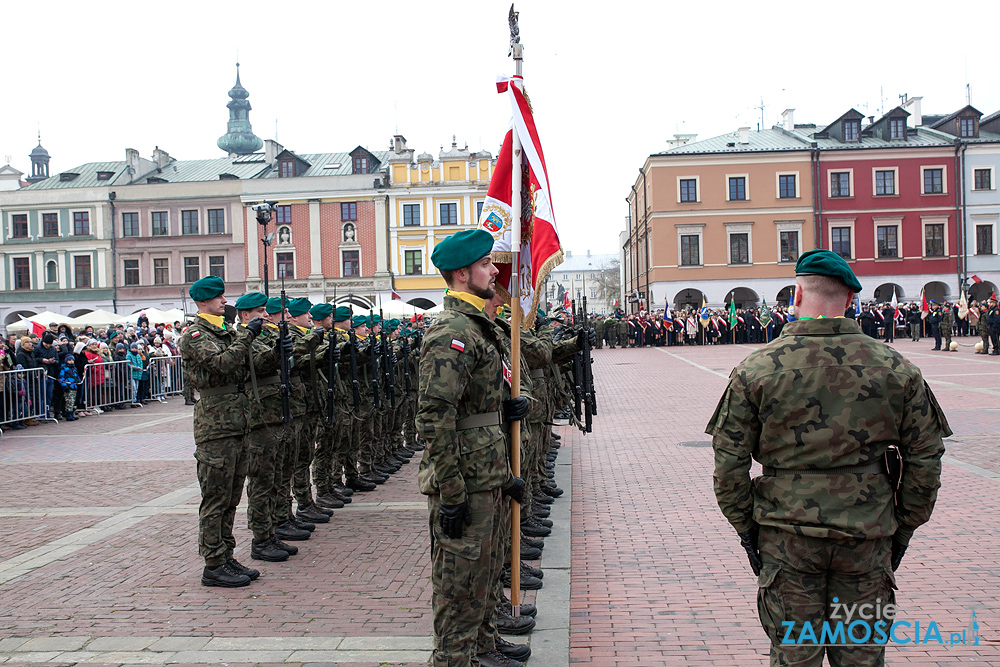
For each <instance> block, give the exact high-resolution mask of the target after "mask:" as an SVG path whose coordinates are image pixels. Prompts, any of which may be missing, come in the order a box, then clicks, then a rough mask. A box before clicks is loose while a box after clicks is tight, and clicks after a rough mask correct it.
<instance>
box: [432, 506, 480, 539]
mask: <svg viewBox="0 0 1000 667" xmlns="http://www.w3.org/2000/svg"><path fill="white" fill-rule="evenodd" d="M438 521H439V522H440V523H441V530H443V531H444V534H445V535H447V536H448V537H450V538H451V539H453V540H460V539H462V524H463V523H464V524H465V525H466V526H471V525H472V508H471V507H469V501H468V500H463V501H462V502H461V503H459V504H458V505H441V508H440V509H439V510H438Z"/></svg>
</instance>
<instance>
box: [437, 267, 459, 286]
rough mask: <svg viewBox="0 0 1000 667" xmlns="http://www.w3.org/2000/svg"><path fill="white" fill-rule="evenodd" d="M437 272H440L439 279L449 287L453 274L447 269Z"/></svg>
mask: <svg viewBox="0 0 1000 667" xmlns="http://www.w3.org/2000/svg"><path fill="white" fill-rule="evenodd" d="M438 270H439V271H440V272H441V277H442V278H444V281H445V282H446V283H448V285H451V281H452V276H454V275H455V272H454V271H451V270H448V269H438Z"/></svg>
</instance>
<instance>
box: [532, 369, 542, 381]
mask: <svg viewBox="0 0 1000 667" xmlns="http://www.w3.org/2000/svg"><path fill="white" fill-rule="evenodd" d="M543 377H545V370H544V369H542V368H532V369H531V378H532V379H533V380H537V379H538V378H543Z"/></svg>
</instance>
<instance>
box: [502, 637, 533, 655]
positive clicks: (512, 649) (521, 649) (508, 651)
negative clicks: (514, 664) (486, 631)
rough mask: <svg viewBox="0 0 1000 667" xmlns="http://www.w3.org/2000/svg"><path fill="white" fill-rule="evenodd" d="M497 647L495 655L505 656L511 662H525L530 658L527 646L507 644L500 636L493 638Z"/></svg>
mask: <svg viewBox="0 0 1000 667" xmlns="http://www.w3.org/2000/svg"><path fill="white" fill-rule="evenodd" d="M493 641H494V642H495V643H496V645H497V653H499V654H500V655H504V656H507V657H508V658H511V659H513V660H521V661H524V660H527V659H528V658H530V657H531V648H530V647H529V646H528V645H527V644H515V643H514V642H509V641H507V640H506V639H504V638H503V637H501V636H500V635H497V636H496V637H494V638H493Z"/></svg>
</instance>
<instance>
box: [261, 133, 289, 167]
mask: <svg viewBox="0 0 1000 667" xmlns="http://www.w3.org/2000/svg"><path fill="white" fill-rule="evenodd" d="M283 150H285V147H284V146H282V145H281V144H279V143H278V142H277V141H275V140H274V139H267V140H265V141H264V162H266V163H267V164H269V165H271V166H274V163H275V161H276V160H277V159H278V155H280V154H281V151H283Z"/></svg>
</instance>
